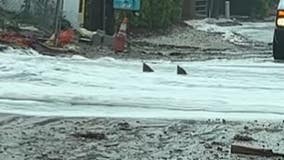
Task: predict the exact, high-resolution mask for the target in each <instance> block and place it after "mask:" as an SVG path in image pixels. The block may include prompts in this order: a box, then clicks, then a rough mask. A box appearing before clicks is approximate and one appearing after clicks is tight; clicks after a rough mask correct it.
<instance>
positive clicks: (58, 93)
mask: <svg viewBox="0 0 284 160" xmlns="http://www.w3.org/2000/svg"><path fill="white" fill-rule="evenodd" d="M23 52H24V51H21V50H12V49H10V50H7V51H5V53H1V54H0V57H1V58H0V112H1V113H13V114H24V115H38V116H67V117H68V116H98V117H102V116H103V117H105V116H107V117H132V118H134V117H139V118H169V119H172V118H177V119H179V118H182V119H183V118H188V119H207V118H228V119H239V120H243V119H282V118H284V92H283V91H284V64H282V63H276V62H274V61H273V60H272V58H266V59H262V58H261V59H257V58H248V59H241V60H210V61H193V62H181V63H178V62H165V61H156V62H148V63H149V64H150V65H151V66H152V67H153V69H154V70H155V71H156V72H155V73H142V70H141V69H142V61H139V60H136V61H134V60H132V61H130V60H129V61H127V60H115V59H112V58H102V59H97V60H90V59H85V58H82V57H79V56H75V57H72V58H62V57H61V58H56V57H47V56H42V55H39V54H37V53H35V52H32V51H29V53H30V54H27V53H25V54H23ZM25 52H27V51H25ZM176 65H181V66H182V67H184V68H185V69H186V70H187V71H188V72H189V75H188V76H178V75H176Z"/></svg>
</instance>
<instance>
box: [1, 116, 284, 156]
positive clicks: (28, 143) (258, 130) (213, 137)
mask: <svg viewBox="0 0 284 160" xmlns="http://www.w3.org/2000/svg"><path fill="white" fill-rule="evenodd" d="M0 117H1V118H0V141H1V142H0V159H1V160H2V159H3V160H31V159H32V160H93V159H94V160H96V159H98V160H109V159H110V160H119V159H121V160H122V159H123V160H125V159H129V160H135V159H143V160H144V159H145V160H146V159H151V160H166V159H169V160H184V159H190V160H191V159H192V160H198V159H201V160H203V159H204V160H207V159H212V160H213V159H214V160H216V159H243V160H248V159H260V160H262V159H263V160H267V159H272V160H274V159H275V160H278V159H283V157H255V156H248V155H234V154H231V153H230V148H231V145H232V144H233V143H236V142H238V143H247V144H252V145H255V146H259V147H263V148H269V149H273V150H274V151H275V152H280V153H284V137H283V134H284V130H283V127H284V123H283V122H282V121H278V122H276V121H275V122H268V121H262V122H260V121H251V122H241V121H239V122H236V121H226V120H207V121H194V120H161V119H127V118H125V119H122V118H119V119H116V118H63V117H31V116H19V115H7V114H1V116H0Z"/></svg>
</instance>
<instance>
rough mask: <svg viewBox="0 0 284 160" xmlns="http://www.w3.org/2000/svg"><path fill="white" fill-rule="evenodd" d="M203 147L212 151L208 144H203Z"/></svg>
mask: <svg viewBox="0 0 284 160" xmlns="http://www.w3.org/2000/svg"><path fill="white" fill-rule="evenodd" d="M204 147H205V148H206V149H212V148H213V147H212V145H211V144H209V143H205V144H204Z"/></svg>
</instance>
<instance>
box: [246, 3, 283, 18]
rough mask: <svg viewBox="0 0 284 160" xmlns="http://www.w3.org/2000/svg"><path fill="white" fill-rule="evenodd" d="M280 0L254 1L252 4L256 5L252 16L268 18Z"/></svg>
mask: <svg viewBox="0 0 284 160" xmlns="http://www.w3.org/2000/svg"><path fill="white" fill-rule="evenodd" d="M278 1H279V0H253V3H252V4H255V6H254V8H253V10H252V13H251V16H253V17H256V18H262V17H265V16H268V15H269V13H270V11H271V9H272V8H273V6H274V5H275V4H277V3H278Z"/></svg>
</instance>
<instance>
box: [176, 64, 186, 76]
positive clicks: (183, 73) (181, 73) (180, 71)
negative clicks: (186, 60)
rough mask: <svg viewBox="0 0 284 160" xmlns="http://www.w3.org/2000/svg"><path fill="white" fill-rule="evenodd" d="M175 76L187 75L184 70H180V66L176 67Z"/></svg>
mask: <svg viewBox="0 0 284 160" xmlns="http://www.w3.org/2000/svg"><path fill="white" fill-rule="evenodd" d="M177 74H178V75H187V72H186V71H185V69H183V68H181V67H180V66H177Z"/></svg>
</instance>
